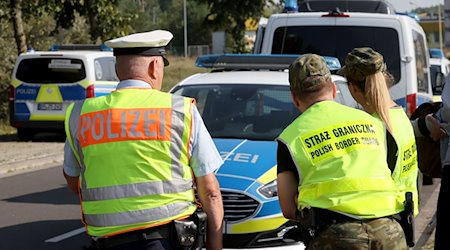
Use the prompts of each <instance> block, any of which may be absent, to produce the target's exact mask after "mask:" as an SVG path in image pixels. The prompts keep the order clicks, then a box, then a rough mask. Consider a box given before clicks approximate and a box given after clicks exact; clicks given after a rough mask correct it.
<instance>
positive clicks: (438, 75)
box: [434, 72, 445, 93]
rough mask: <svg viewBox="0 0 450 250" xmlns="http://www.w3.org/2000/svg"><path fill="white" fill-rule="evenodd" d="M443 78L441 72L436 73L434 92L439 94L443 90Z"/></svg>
mask: <svg viewBox="0 0 450 250" xmlns="http://www.w3.org/2000/svg"><path fill="white" fill-rule="evenodd" d="M444 84H445V78H444V74H443V73H442V72H436V85H435V87H434V91H435V92H438V93H441V92H442V89H443V88H444Z"/></svg>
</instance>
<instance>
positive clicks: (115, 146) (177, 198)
mask: <svg viewBox="0 0 450 250" xmlns="http://www.w3.org/2000/svg"><path fill="white" fill-rule="evenodd" d="M193 103H194V100H193V99H190V98H185V97H181V96H174V95H170V94H168V93H163V92H160V91H157V90H152V89H137V88H126V89H120V90H116V91H114V92H112V93H111V94H110V95H107V96H103V97H99V98H93V99H86V100H85V101H84V102H77V103H75V104H74V105H71V106H70V107H69V109H68V111H67V113H66V120H65V129H66V134H67V135H68V136H67V138H68V141H69V144H70V146H71V147H72V151H73V152H74V154H75V156H76V158H77V160H78V162H79V164H80V166H81V174H80V183H79V186H80V202H81V209H82V214H83V222H84V223H85V225H86V229H87V233H88V234H89V235H91V236H111V235H115V234H119V233H123V232H127V231H132V230H137V229H142V228H147V227H152V226H157V225H161V224H166V223H168V222H170V221H172V220H174V219H177V218H182V217H186V216H189V215H191V214H193V213H194V212H195V210H196V208H197V206H196V205H195V202H194V201H195V200H194V191H193V174H192V171H191V168H190V167H189V157H190V155H189V141H190V138H191V130H192V128H191V125H192V122H193V121H192V119H193V118H192V105H194V104H193Z"/></svg>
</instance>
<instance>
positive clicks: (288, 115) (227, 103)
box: [174, 84, 300, 140]
mask: <svg viewBox="0 0 450 250" xmlns="http://www.w3.org/2000/svg"><path fill="white" fill-rule="evenodd" d="M174 94H176V95H183V96H189V97H193V98H195V99H196V100H197V107H198V110H199V112H200V114H201V116H202V117H203V120H204V122H205V125H206V127H207V128H208V130H209V132H210V133H211V136H212V137H213V138H241V139H250V140H274V139H275V138H276V137H277V136H278V135H279V134H280V133H281V132H282V131H283V129H284V128H285V127H286V126H287V125H288V124H289V123H291V122H292V121H293V120H294V119H295V118H296V117H297V116H298V115H299V114H300V113H299V111H298V110H297V108H296V107H295V106H294V105H293V104H292V99H291V94H290V90H289V86H276V85H244V84H241V85H239V84H233V85H231V84H222V85H218V84H211V85H195V86H183V87H181V88H179V89H177V90H175V92H174Z"/></svg>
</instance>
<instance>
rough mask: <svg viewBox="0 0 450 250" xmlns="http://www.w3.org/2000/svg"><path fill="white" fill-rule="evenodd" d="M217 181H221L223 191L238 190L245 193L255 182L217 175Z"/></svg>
mask: <svg viewBox="0 0 450 250" xmlns="http://www.w3.org/2000/svg"><path fill="white" fill-rule="evenodd" d="M216 177H217V180H218V181H219V184H220V188H223V189H236V190H240V191H244V190H246V189H247V187H249V186H250V185H252V183H253V180H250V179H244V178H239V177H236V176H227V175H221V174H217V175H216Z"/></svg>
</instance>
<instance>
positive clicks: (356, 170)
mask: <svg viewBox="0 0 450 250" xmlns="http://www.w3.org/2000/svg"><path fill="white" fill-rule="evenodd" d="M330 117H333V118H332V119H330ZM384 138H385V133H384V127H383V125H382V123H381V122H380V121H379V120H377V119H376V118H374V117H372V116H370V115H369V114H367V113H365V112H363V111H360V110H356V109H353V108H349V107H346V106H343V105H340V104H337V103H335V102H332V101H323V102H319V103H316V104H314V105H313V106H311V107H310V108H309V109H308V110H306V112H304V113H303V114H302V115H301V116H300V117H298V118H297V119H296V120H295V121H294V122H293V123H292V124H290V125H289V126H288V127H287V128H286V129H285V130H284V131H283V133H282V134H281V135H280V137H279V138H278V140H279V141H281V142H283V143H284V144H286V145H287V147H288V149H289V151H290V152H291V155H292V156H293V159H294V162H295V164H296V166H297V168H298V169H299V174H300V179H301V183H299V189H298V191H299V197H298V201H299V202H298V208H299V209H303V208H305V207H309V206H310V207H319V208H324V209H330V210H334V211H338V212H343V213H348V214H352V215H354V216H357V217H360V218H378V217H383V216H387V215H391V214H395V213H397V212H398V211H400V209H401V208H400V206H399V204H400V201H399V192H398V190H397V188H396V186H395V184H394V182H393V180H392V178H391V176H390V171H389V168H388V166H387V162H386V152H385V139H384Z"/></svg>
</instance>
